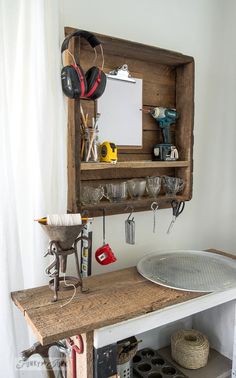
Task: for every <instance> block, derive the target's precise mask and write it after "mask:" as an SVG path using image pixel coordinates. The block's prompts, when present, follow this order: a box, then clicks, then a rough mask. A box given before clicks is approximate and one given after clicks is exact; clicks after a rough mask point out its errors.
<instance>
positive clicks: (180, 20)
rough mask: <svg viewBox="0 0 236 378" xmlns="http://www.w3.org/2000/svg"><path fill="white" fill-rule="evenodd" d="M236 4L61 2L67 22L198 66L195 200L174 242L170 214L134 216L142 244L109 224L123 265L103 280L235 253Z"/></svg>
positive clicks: (115, 219)
mask: <svg viewBox="0 0 236 378" xmlns="http://www.w3.org/2000/svg"><path fill="white" fill-rule="evenodd" d="M235 11H236V4H235V2H234V1H233V0H227V1H222V0H198V1H196V0H178V1H176V0H149V1H143V0H142V1H141V0H129V1H125V0H120V1H114V0H110V1H106V0H99V1H91V0H90V1H88V0H87V1H81V0H62V22H63V25H65V26H73V27H77V28H81V29H87V30H90V31H95V32H98V33H103V34H107V35H112V36H115V37H120V38H124V39H128V40H133V41H137V42H142V43H145V44H150V45H155V46H159V47H163V48H166V49H171V50H175V51H179V52H182V53H185V54H188V55H191V56H193V57H194V58H195V66H196V72H195V128H194V134H195V138H194V140H195V142H194V186H193V199H192V200H191V201H190V202H188V203H186V207H185V210H184V213H183V214H182V215H181V217H180V218H179V219H178V220H177V222H176V224H175V227H174V228H173V231H172V233H171V235H170V236H168V235H166V229H167V226H168V224H169V222H170V218H171V210H169V209H168V210H160V211H159V213H158V227H157V232H156V234H153V233H152V213H151V212H150V211H147V212H141V213H137V214H135V220H136V234H137V238H136V239H137V241H136V245H135V246H129V245H126V244H125V242H124V220H125V218H126V215H117V216H110V217H107V237H106V238H107V242H109V243H110V245H111V246H112V248H113V249H114V251H115V254H116V256H117V258H118V261H117V262H116V263H115V264H113V265H109V266H108V267H102V266H98V264H97V263H96V262H94V265H93V272H94V273H98V272H105V271H108V270H116V269H119V268H122V267H126V266H131V265H134V264H136V262H137V261H138V260H139V259H140V257H141V256H143V255H144V254H146V253H148V252H150V251H155V250H161V249H167V248H172V249H176V248H189V249H204V248H209V247H214V248H218V249H223V250H226V251H230V252H232V253H234V252H236V241H235V232H234V218H235V216H236V214H235V213H236V207H235V204H234V187H235V186H236V185H235V184H236V180H235V174H234V160H235V158H236V152H235V151H236V150H235V148H234V144H235V143H234V141H235V140H236V128H235V114H234V105H235V102H236V80H235V79H236V77H235V76H236V74H235V63H236V52H235V47H234V35H235V26H234V16H233V14H235ZM93 230H94V236H93V237H94V246H93V247H94V251H95V249H96V248H97V247H98V246H100V245H101V243H102V219H101V218H97V219H96V220H95V221H94V225H93Z"/></svg>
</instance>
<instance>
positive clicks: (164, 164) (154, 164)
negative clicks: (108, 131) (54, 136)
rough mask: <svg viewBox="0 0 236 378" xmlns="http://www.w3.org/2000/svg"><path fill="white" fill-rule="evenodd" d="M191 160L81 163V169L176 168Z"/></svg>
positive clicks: (185, 164) (184, 165) (185, 165)
mask: <svg viewBox="0 0 236 378" xmlns="http://www.w3.org/2000/svg"><path fill="white" fill-rule="evenodd" d="M188 166H189V162H188V161H187V160H185V161H181V160H177V161H153V160H150V161H146V160H145V161H142V160H138V161H132V160H130V161H124V162H119V161H118V162H117V164H115V165H114V164H107V163H81V170H82V171H87V170H97V169H114V168H116V169H123V168H129V169H132V168H144V169H145V168H168V167H171V168H175V167H188Z"/></svg>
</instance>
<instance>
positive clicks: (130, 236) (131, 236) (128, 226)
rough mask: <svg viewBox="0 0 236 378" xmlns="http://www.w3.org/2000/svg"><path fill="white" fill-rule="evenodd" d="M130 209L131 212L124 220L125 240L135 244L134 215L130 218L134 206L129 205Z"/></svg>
mask: <svg viewBox="0 0 236 378" xmlns="http://www.w3.org/2000/svg"><path fill="white" fill-rule="evenodd" d="M127 209H128V208H127ZM130 209H131V212H130V214H129V216H128V218H127V219H126V221H125V241H126V243H127V244H135V221H134V217H133V218H132V219H131V217H132V214H133V211H134V208H133V207H131V208H130Z"/></svg>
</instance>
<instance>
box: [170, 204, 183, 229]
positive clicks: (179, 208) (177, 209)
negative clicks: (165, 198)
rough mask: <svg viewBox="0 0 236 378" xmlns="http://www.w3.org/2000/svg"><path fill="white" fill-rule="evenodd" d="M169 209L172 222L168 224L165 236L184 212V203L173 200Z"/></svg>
mask: <svg viewBox="0 0 236 378" xmlns="http://www.w3.org/2000/svg"><path fill="white" fill-rule="evenodd" d="M171 207H172V213H173V216H172V220H171V222H170V225H169V228H168V230H167V234H169V233H170V232H171V230H172V227H173V226H174V223H175V221H176V219H177V218H178V216H179V215H180V214H181V213H182V212H183V211H184V207H185V202H184V201H176V200H173V201H171Z"/></svg>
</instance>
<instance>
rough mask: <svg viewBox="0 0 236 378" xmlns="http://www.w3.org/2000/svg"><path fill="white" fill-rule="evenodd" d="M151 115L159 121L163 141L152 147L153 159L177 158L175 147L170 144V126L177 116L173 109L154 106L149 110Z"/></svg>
mask: <svg viewBox="0 0 236 378" xmlns="http://www.w3.org/2000/svg"><path fill="white" fill-rule="evenodd" d="M150 114H151V116H152V117H153V118H154V119H155V121H156V122H158V123H159V126H160V128H161V132H162V138H163V143H160V144H156V145H155V146H154V147H153V160H177V159H178V157H179V156H178V151H177V148H176V147H175V146H174V145H173V144H171V137H170V126H171V125H172V124H173V123H175V122H176V120H177V119H178V118H179V114H178V113H177V111H176V110H175V109H170V108H162V107H156V108H153V109H151V110H150Z"/></svg>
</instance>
